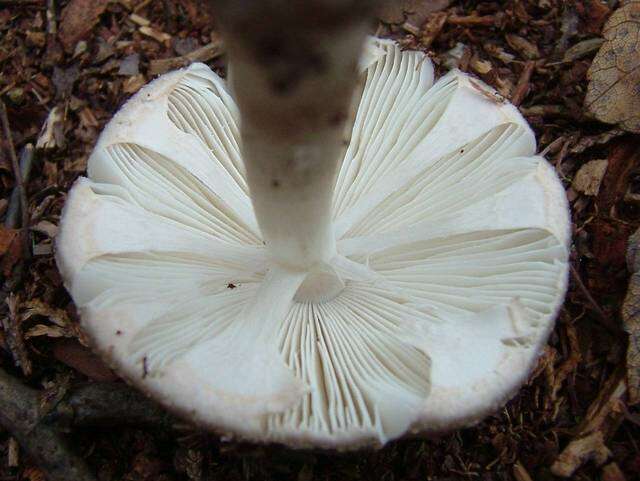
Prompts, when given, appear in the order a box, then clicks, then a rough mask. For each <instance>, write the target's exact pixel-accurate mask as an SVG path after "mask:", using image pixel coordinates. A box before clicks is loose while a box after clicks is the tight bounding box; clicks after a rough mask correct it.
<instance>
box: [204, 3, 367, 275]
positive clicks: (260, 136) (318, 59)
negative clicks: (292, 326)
mask: <svg viewBox="0 0 640 481" xmlns="http://www.w3.org/2000/svg"><path fill="white" fill-rule="evenodd" d="M209 3H210V5H211V6H212V8H213V10H214V14H215V16H216V18H218V19H219V20H220V25H219V26H220V29H221V32H222V35H223V37H224V38H225V43H226V45H227V46H228V54H229V59H230V64H231V74H230V79H231V80H230V84H231V86H232V89H233V91H234V94H235V98H236V100H237V103H238V106H239V109H240V112H241V115H242V126H241V129H242V130H241V134H242V143H243V159H244V162H245V167H246V170H247V180H248V184H249V188H250V190H251V197H252V201H253V206H254V209H255V212H256V217H257V219H258V223H259V225H260V229H261V231H262V235H263V238H264V239H265V241H266V244H267V248H268V249H269V252H270V254H271V256H272V258H273V259H274V260H276V261H277V262H279V263H281V264H282V265H285V266H288V267H291V268H295V269H305V270H306V269H309V268H311V267H312V266H314V265H316V264H317V263H319V262H323V261H326V260H328V259H329V258H331V257H332V256H333V255H334V254H335V237H334V234H333V229H332V225H331V201H332V195H333V187H334V183H335V176H336V171H337V167H338V160H339V158H340V155H341V153H342V152H343V149H344V140H345V139H344V136H343V134H344V126H345V121H346V119H347V117H348V115H347V114H348V108H349V103H350V99H351V95H352V91H353V88H354V85H355V82H356V78H357V64H358V58H359V55H360V52H361V48H362V45H363V42H364V39H365V35H366V33H367V30H368V28H367V27H368V19H369V14H370V13H371V8H372V6H373V5H374V4H375V3H376V2H371V1H363V0H343V1H335V0H334V1H330V0H310V1H309V0H307V1H301V0H296V1H285V0H268V1H264V2H255V1H231V0H210V1H209Z"/></svg>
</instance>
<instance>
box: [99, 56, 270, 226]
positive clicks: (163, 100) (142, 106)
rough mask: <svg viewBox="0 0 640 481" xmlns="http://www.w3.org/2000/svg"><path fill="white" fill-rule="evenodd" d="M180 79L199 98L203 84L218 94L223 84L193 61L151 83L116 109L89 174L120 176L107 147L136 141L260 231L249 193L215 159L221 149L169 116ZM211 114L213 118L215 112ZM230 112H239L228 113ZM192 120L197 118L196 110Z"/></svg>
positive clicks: (227, 102)
mask: <svg viewBox="0 0 640 481" xmlns="http://www.w3.org/2000/svg"><path fill="white" fill-rule="evenodd" d="M190 75H193V76H197V77H200V78H201V79H203V83H195V82H193V81H191V82H190V81H189V76H190ZM183 82H187V83H189V82H190V84H191V85H192V86H194V87H195V88H196V89H202V90H203V92H201V95H203V96H204V95H205V94H206V95H210V93H209V91H206V92H204V91H205V90H206V82H211V84H212V85H214V86H215V87H216V89H217V90H218V91H219V92H225V88H224V82H223V81H222V80H221V79H220V78H219V77H218V76H217V75H216V74H215V73H214V72H212V71H211V70H210V69H209V68H208V67H207V66H206V65H204V64H192V65H191V66H189V67H186V68H184V69H182V70H179V71H176V72H172V73H169V74H165V75H163V76H161V77H159V78H158V79H156V80H154V81H153V82H151V83H149V84H148V85H147V86H145V87H143V88H142V89H141V90H140V91H139V92H138V93H136V94H135V95H134V96H133V97H132V98H131V99H130V100H129V101H128V102H127V103H126V104H125V105H124V106H123V107H122V108H121V109H120V110H119V111H118V113H117V114H116V115H115V116H114V117H113V119H112V120H111V121H110V122H109V124H108V125H107V127H106V128H105V130H104V131H103V133H102V134H101V135H100V137H99V139H98V143H97V145H96V148H95V149H94V152H93V153H92V155H91V157H90V158H89V165H88V175H89V177H90V178H91V179H93V180H95V181H97V182H112V181H113V179H114V176H116V178H117V176H118V175H119V174H118V173H117V172H114V170H113V169H114V167H113V163H112V158H111V155H110V154H109V152H108V147H110V146H112V145H115V144H120V143H124V144H137V145H139V146H141V147H145V148H146V149H148V150H149V151H152V152H156V153H158V154H160V155H162V156H164V157H166V158H167V159H170V160H171V161H172V162H175V163H176V164H177V165H179V166H181V167H183V168H184V169H186V170H187V171H188V172H190V173H191V174H192V175H194V176H195V177H196V178H197V179H198V180H199V181H200V182H202V183H203V184H204V185H205V186H206V187H208V188H209V190H210V191H211V193H212V194H213V195H215V196H217V197H218V198H219V199H221V200H222V201H223V202H224V203H226V204H227V205H228V206H229V207H230V208H231V209H232V210H233V211H234V212H235V213H236V214H237V215H238V216H240V218H241V219H242V221H243V222H244V223H245V224H246V225H247V226H249V227H250V229H251V230H252V231H253V232H255V233H258V232H259V230H258V227H257V222H256V220H255V216H254V214H253V209H252V207H251V201H250V199H249V197H248V196H247V194H246V193H245V191H244V190H243V187H242V186H240V185H239V184H238V182H237V181H236V180H235V179H234V177H233V176H232V175H231V174H230V173H229V171H228V170H227V169H225V168H224V166H223V164H221V163H220V162H218V161H217V160H215V158H216V155H218V154H220V155H222V154H224V152H222V153H216V152H215V151H214V152H212V151H210V150H209V147H208V146H207V145H206V143H205V142H204V141H203V140H202V139H201V138H199V137H198V136H196V135H194V134H192V133H186V132H184V131H183V130H181V129H179V128H178V127H177V126H176V125H175V124H174V123H173V122H172V121H171V120H169V116H168V111H169V105H168V102H169V96H170V95H171V94H172V93H173V92H174V90H175V89H176V88H177V87H178V86H179V85H180V84H181V83H183ZM231 106H233V102H232V100H231V99H230V98H226V99H225V102H220V103H219V104H217V107H218V108H220V109H229V108H231ZM210 114H211V115H212V116H213V117H215V116H216V113H215V112H213V113H210ZM220 115H223V114H220ZM228 115H231V116H233V115H237V114H233V113H232V112H228ZM194 122H197V116H196V115H195V112H194ZM211 122H214V120H213V119H211ZM236 142H237V139H236ZM222 156H224V155H222Z"/></svg>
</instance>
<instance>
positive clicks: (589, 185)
mask: <svg viewBox="0 0 640 481" xmlns="http://www.w3.org/2000/svg"><path fill="white" fill-rule="evenodd" d="M607 165H609V161H608V160H607V159H596V160H592V161H590V162H587V163H586V164H584V165H583V166H582V167H580V169H579V170H578V172H577V173H576V176H575V178H574V179H573V183H572V184H571V186H572V187H573V188H574V190H577V191H578V192H582V193H583V194H585V195H598V192H599V191H600V184H601V183H602V179H603V178H604V174H605V172H606V171H607Z"/></svg>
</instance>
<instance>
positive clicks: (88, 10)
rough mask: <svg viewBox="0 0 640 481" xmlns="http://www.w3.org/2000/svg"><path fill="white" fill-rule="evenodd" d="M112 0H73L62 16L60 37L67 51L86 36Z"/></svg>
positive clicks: (71, 49) (70, 50)
mask: <svg viewBox="0 0 640 481" xmlns="http://www.w3.org/2000/svg"><path fill="white" fill-rule="evenodd" d="M110 1H111V0H71V1H70V2H69V3H68V4H67V6H66V7H65V8H64V10H63V11H62V15H61V16H60V28H59V31H58V38H59V39H60V42H62V45H63V46H64V48H65V50H66V51H67V52H72V51H73V49H74V47H75V46H76V43H78V42H79V41H80V40H82V39H83V38H85V37H86V36H87V35H88V34H89V32H91V30H92V29H93V26H94V25H95V24H96V23H97V21H98V18H99V17H100V15H102V13H104V11H105V9H106V8H107V5H108V4H109V2H110Z"/></svg>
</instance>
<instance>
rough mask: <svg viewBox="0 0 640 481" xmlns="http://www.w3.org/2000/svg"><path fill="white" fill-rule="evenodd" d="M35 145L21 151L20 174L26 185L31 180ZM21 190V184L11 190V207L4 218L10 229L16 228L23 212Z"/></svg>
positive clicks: (5, 224)
mask: <svg viewBox="0 0 640 481" xmlns="http://www.w3.org/2000/svg"><path fill="white" fill-rule="evenodd" d="M33 153H34V149H33V145H31V144H27V145H25V147H24V148H23V149H22V152H21V153H20V175H21V176H22V183H23V185H26V184H27V183H28V182H29V177H30V176H31V167H32V166H33ZM20 192H21V190H20V187H19V186H15V187H14V188H13V191H12V192H11V197H10V199H9V207H8V209H7V215H6V217H5V219H4V226H5V227H7V228H8V229H15V228H16V226H17V225H18V218H19V216H20V213H21V212H22V208H21V205H20V204H21V200H20V198H21V193H20Z"/></svg>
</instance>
